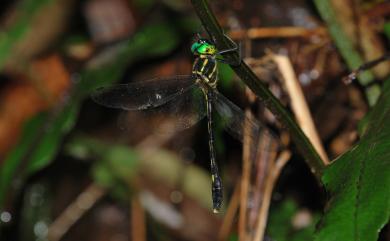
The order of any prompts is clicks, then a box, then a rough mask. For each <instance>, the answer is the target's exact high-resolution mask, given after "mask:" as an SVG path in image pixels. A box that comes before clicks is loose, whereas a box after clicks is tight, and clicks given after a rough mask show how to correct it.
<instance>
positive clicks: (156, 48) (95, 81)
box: [0, 24, 178, 207]
mask: <svg viewBox="0 0 390 241" xmlns="http://www.w3.org/2000/svg"><path fill="white" fill-rule="evenodd" d="M156 34H157V35H158V36H160V37H161V38H162V39H169V40H170V41H160V38H155V37H154V36H155V35H156ZM177 44H178V35H177V34H176V33H175V32H174V30H173V29H172V28H171V27H170V26H169V25H167V24H153V25H149V26H145V27H144V28H143V29H141V30H140V31H138V32H137V33H136V34H135V35H134V36H133V37H132V38H131V39H129V40H126V41H124V42H121V43H120V48H119V51H117V52H116V55H115V57H114V58H113V59H110V60H108V61H107V62H103V63H100V64H99V65H96V66H93V67H90V68H86V69H84V70H83V71H81V73H80V74H79V76H78V79H77V82H76V83H75V85H74V86H73V90H72V91H71V93H70V94H69V96H68V97H67V102H66V103H65V104H64V106H62V107H61V111H59V110H56V111H54V112H53V113H50V114H49V113H46V114H40V115H39V116H38V117H36V118H34V119H33V120H32V121H30V123H29V124H27V125H26V128H25V130H24V131H23V134H22V137H21V143H20V144H19V145H17V146H16V147H15V148H14V150H12V151H11V152H10V154H9V155H8V156H7V157H6V159H5V161H4V164H3V167H2V169H1V170H0V180H1V181H0V207H1V206H2V205H3V202H4V198H5V196H4V195H5V194H6V193H7V190H8V188H9V186H10V185H11V183H12V180H13V178H14V175H15V174H16V171H17V170H18V166H20V165H21V163H22V162H23V163H28V165H27V166H26V167H25V170H23V171H21V170H19V171H20V172H18V174H19V175H18V178H19V181H20V183H23V180H24V179H25V178H26V177H27V176H29V175H31V174H32V173H34V172H36V171H38V170H40V169H41V168H43V167H45V166H47V165H48V164H49V163H50V162H51V161H52V160H53V158H54V157H55V156H56V155H57V152H58V150H59V147H60V144H61V142H62V138H63V137H64V135H65V134H67V133H68V132H69V131H70V130H71V129H72V128H73V126H74V124H75V122H76V120H77V116H78V113H79V111H80V105H81V103H82V101H83V100H84V98H86V97H88V96H89V93H90V91H91V90H93V89H95V88H96V87H98V86H100V85H106V84H111V83H113V82H114V81H117V80H119V78H120V77H121V76H122V74H123V73H124V71H125V70H126V69H127V68H128V66H129V65H130V64H131V63H132V62H134V61H138V60H140V59H142V58H148V57H151V56H161V55H163V54H167V53H169V52H170V51H172V50H173V49H174V48H175V47H176V46H177Z"/></svg>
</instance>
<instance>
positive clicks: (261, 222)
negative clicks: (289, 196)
mask: <svg viewBox="0 0 390 241" xmlns="http://www.w3.org/2000/svg"><path fill="white" fill-rule="evenodd" d="M290 156H291V153H290V152H289V151H283V152H282V153H281V154H280V155H279V158H278V159H277V160H276V162H275V164H274V165H270V168H269V169H268V170H269V171H270V172H269V175H268V176H267V179H266V181H265V188H264V196H263V201H262V203H261V206H260V210H259V215H258V222H257V227H256V230H255V236H254V239H253V240H254V241H262V240H263V237H264V233H265V228H266V224H267V220H268V210H269V206H270V203H271V197H272V190H273V188H274V186H275V182H276V180H277V178H278V177H279V174H280V172H281V170H282V169H283V167H284V166H285V164H286V163H287V161H288V160H289V159H290Z"/></svg>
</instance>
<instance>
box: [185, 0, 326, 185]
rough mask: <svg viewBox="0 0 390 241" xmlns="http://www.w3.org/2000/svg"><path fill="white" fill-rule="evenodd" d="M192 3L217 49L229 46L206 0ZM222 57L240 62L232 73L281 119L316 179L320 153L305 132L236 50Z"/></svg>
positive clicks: (321, 163) (319, 173) (319, 176)
mask: <svg viewBox="0 0 390 241" xmlns="http://www.w3.org/2000/svg"><path fill="white" fill-rule="evenodd" d="M191 2H192V5H193V7H194V9H195V11H196V13H197V14H198V16H199V18H200V20H201V21H202V23H203V26H204V28H205V29H206V31H207V32H208V33H209V35H210V36H211V37H212V39H213V40H214V42H215V43H216V45H217V47H218V49H232V48H234V47H235V46H234V44H233V43H232V42H231V41H230V40H229V39H228V38H226V36H225V35H224V34H223V32H222V29H221V27H220V26H219V24H218V22H217V20H216V18H215V16H214V15H213V13H212V11H211V9H210V7H209V5H208V3H207V1H206V0H191ZM224 57H225V58H226V59H227V60H228V61H229V62H232V63H238V62H239V63H240V64H239V65H237V66H231V67H232V69H233V70H234V71H235V72H236V74H237V75H238V76H239V77H240V78H241V79H242V81H244V82H245V84H246V85H247V86H248V87H249V88H250V89H251V90H252V91H253V92H254V93H255V94H256V95H257V96H258V97H260V98H261V99H262V100H263V102H264V104H265V105H266V106H267V107H268V108H269V109H270V110H271V111H272V112H273V113H274V114H275V116H276V117H277V118H279V120H280V121H281V123H282V124H283V125H284V126H285V127H286V128H287V129H288V130H289V132H290V133H291V136H292V139H293V140H294V142H295V143H296V145H297V147H298V149H299V151H300V152H301V154H302V155H303V156H304V157H305V160H306V162H307V164H308V166H309V167H310V170H311V172H312V173H313V174H314V175H315V176H316V178H317V180H318V181H319V180H320V178H321V175H322V172H323V170H324V167H325V166H324V164H323V161H322V160H321V157H320V156H319V155H318V153H317V152H316V151H315V149H314V147H313V146H312V145H311V143H310V141H309V139H308V138H307V137H306V136H305V134H304V133H303V132H302V130H301V129H300V128H299V126H298V125H297V124H296V123H295V121H294V120H293V118H292V117H291V115H290V114H289V113H288V112H287V110H286V109H285V108H284V107H283V106H282V104H281V103H280V102H279V100H277V98H276V97H275V96H274V95H273V94H272V93H271V92H270V91H269V90H268V89H267V88H266V87H265V85H264V84H263V83H262V82H261V81H260V80H259V79H258V78H257V76H256V75H255V74H254V73H253V72H252V71H251V70H250V68H249V67H248V66H247V65H246V64H245V63H244V62H243V61H242V60H241V59H239V56H238V54H237V53H227V54H225V55H224Z"/></svg>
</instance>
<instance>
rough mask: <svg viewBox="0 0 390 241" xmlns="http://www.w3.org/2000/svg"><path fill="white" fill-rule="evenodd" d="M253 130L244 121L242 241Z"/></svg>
mask: <svg viewBox="0 0 390 241" xmlns="http://www.w3.org/2000/svg"><path fill="white" fill-rule="evenodd" d="M245 115H246V116H248V117H250V115H251V113H250V111H249V110H246V111H245ZM251 131H253V130H251V128H250V125H248V124H247V123H244V144H243V152H242V159H243V160H242V178H241V195H240V215H239V220H238V235H239V240H240V241H246V240H247V207H248V195H249V182H250V166H251V155H250V153H251V146H253V145H254V144H253V143H252V140H251V139H250V138H249V137H250V136H251V135H250V132H251Z"/></svg>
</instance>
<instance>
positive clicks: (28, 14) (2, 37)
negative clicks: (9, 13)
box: [0, 0, 57, 69]
mask: <svg viewBox="0 0 390 241" xmlns="http://www.w3.org/2000/svg"><path fill="white" fill-rule="evenodd" d="M55 1H57V0H24V1H21V2H20V3H19V4H18V6H17V19H16V20H15V21H14V23H13V24H12V26H10V27H9V28H8V29H7V30H6V31H4V32H1V33H0V69H2V68H3V66H4V64H5V62H6V61H7V58H8V57H9V56H10V55H11V54H12V51H13V49H14V47H15V46H16V45H17V44H18V43H19V41H20V40H22V39H23V37H24V36H25V35H26V34H27V33H28V31H29V30H30V25H31V22H32V19H33V18H34V17H35V16H36V15H37V14H44V13H42V12H41V11H40V10H41V9H42V8H43V7H45V6H47V5H48V4H50V3H53V2H55Z"/></svg>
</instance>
